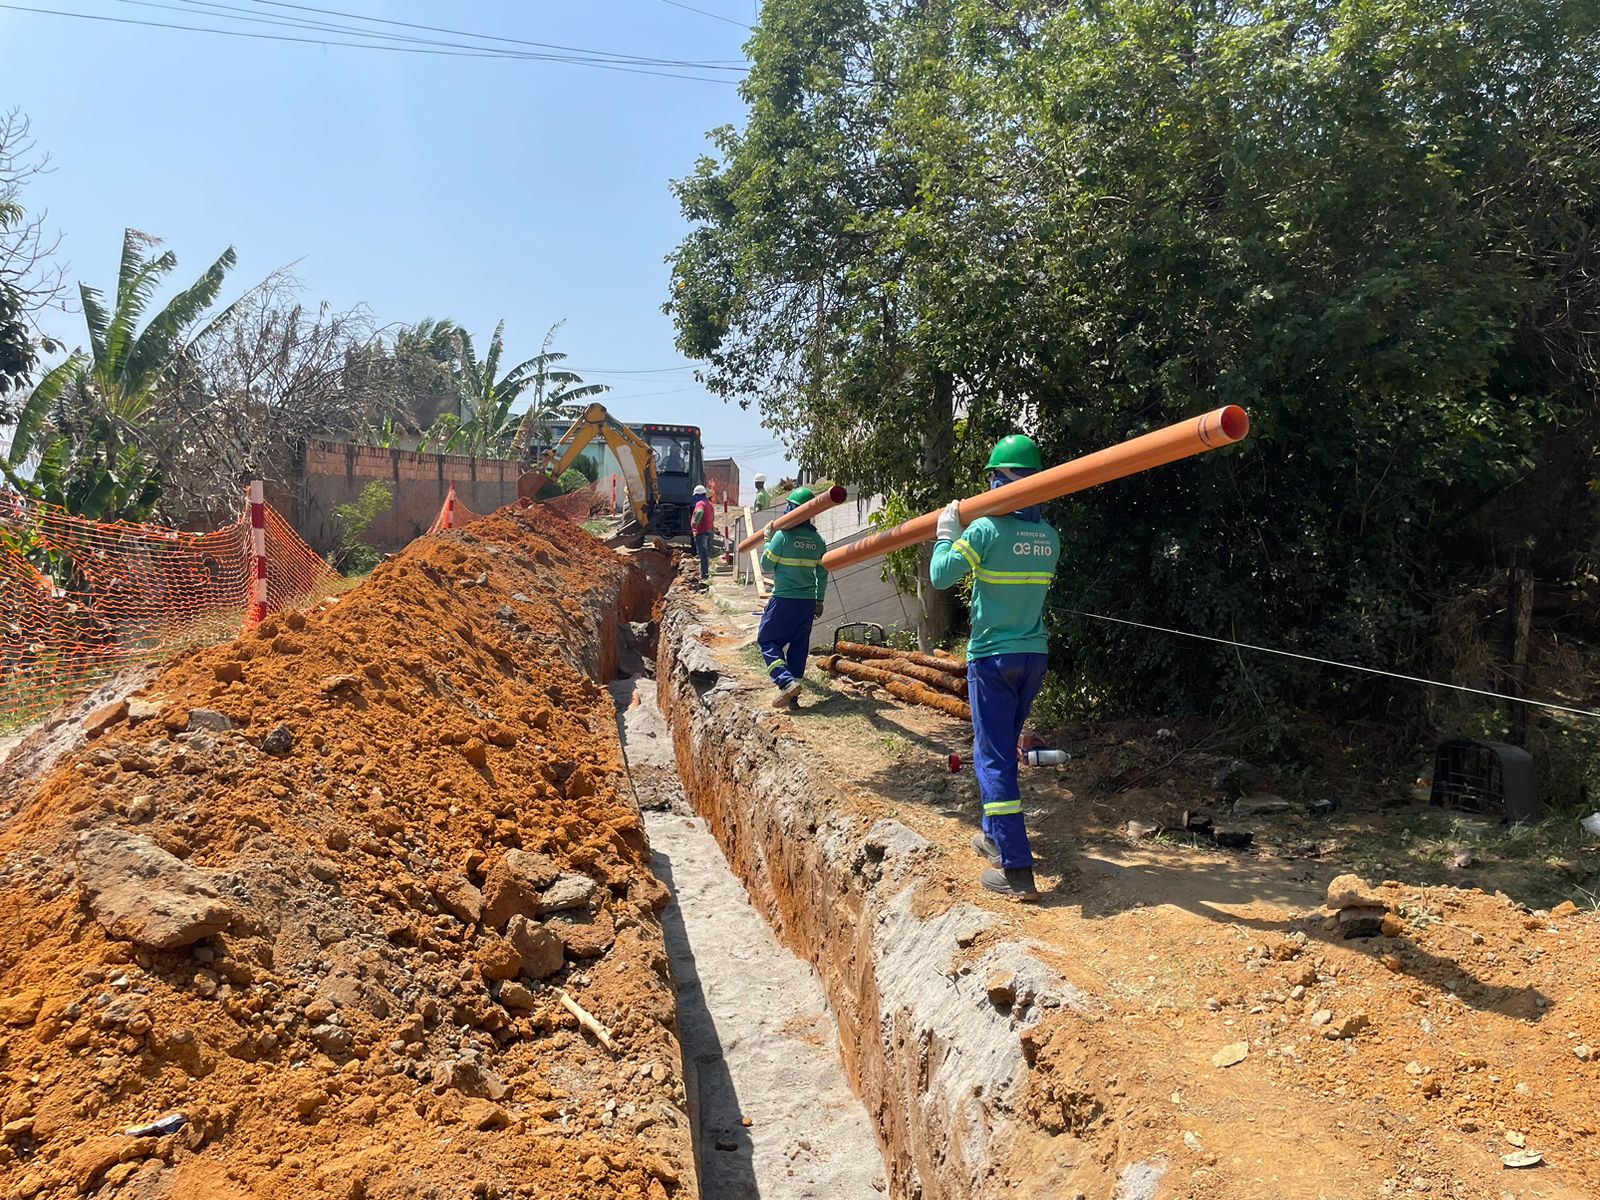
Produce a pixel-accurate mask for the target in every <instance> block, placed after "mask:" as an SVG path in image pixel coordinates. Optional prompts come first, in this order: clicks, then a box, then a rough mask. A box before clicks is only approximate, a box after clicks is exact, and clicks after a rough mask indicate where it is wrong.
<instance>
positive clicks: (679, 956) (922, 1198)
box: [614, 592, 1166, 1200]
mask: <svg viewBox="0 0 1600 1200" xmlns="http://www.w3.org/2000/svg"><path fill="white" fill-rule="evenodd" d="M702 620H703V617H702V616H701V614H700V610H699V609H698V608H697V606H696V602H695V601H694V600H692V599H690V598H688V597H684V596H681V595H679V594H678V593H676V592H674V593H669V595H668V597H667V599H666V602H665V605H664V608H663V610H662V617H661V620H660V633H659V638H658V645H657V660H656V680H655V681H653V682H651V683H650V684H649V685H648V686H645V685H635V684H634V683H632V682H631V681H629V682H625V683H623V684H621V685H618V688H619V689H620V690H614V695H615V696H616V698H617V701H618V709H619V714H620V715H619V721H620V722H621V724H622V725H623V727H624V730H625V734H624V736H625V741H627V743H628V746H629V749H628V757H629V759H630V762H631V764H632V767H633V770H634V774H635V779H636V786H639V787H640V790H641V796H640V801H641V805H642V806H643V807H645V808H646V809H652V808H653V809H656V810H657V811H656V812H655V813H654V814H653V815H651V816H650V817H649V818H648V820H647V828H648V831H649V835H650V838H651V842H652V846H653V848H654V851H655V856H656V857H655V867H656V870H657V872H658V875H659V876H660V877H661V878H662V879H663V880H664V881H666V882H668V883H669V885H670V886H671V887H672V889H673V891H674V894H675V898H676V903H675V905H674V906H673V907H672V908H671V909H669V910H668V913H667V914H666V915H665V916H664V922H665V928H666V932H667V937H668V942H669V952H670V953H671V954H672V956H673V960H674V967H675V970H676V971H677V972H678V982H679V988H680V993H679V996H680V1010H681V1011H680V1020H681V1021H682V1022H683V1025H684V1028H683V1031H682V1035H681V1036H682V1038H683V1042H684V1049H685V1057H686V1059H692V1060H693V1061H692V1062H688V1063H686V1067H694V1068H697V1069H698V1070H699V1071H700V1073H701V1076H702V1078H701V1083H700V1089H699V1092H700V1096H701V1098H702V1103H703V1104H704V1105H705V1108H704V1109H703V1111H702V1113H701V1117H700V1128H701V1131H702V1132H701V1137H700V1146H701V1149H702V1157H703V1160H704V1161H703V1165H702V1169H703V1172H704V1184H705V1191H704V1194H705V1195H706V1196H708V1197H718V1198H720V1197H724V1196H727V1197H733V1196H756V1195H759V1196H763V1197H767V1196H806V1195H818V1196H823V1195H826V1196H843V1197H853V1196H868V1197H870V1196H873V1195H877V1194H880V1193H887V1194H888V1195H890V1196H892V1197H896V1198H917V1200H930V1198H933V1197H952V1198H953V1197H969V1196H979V1195H999V1194H1005V1195H1013V1196H1014V1195H1023V1196H1029V1197H1032V1196H1038V1197H1041V1198H1043V1197H1045V1196H1049V1197H1052V1198H1054V1197H1068V1198H1070V1197H1074V1196H1079V1197H1081V1196H1084V1195H1085V1194H1096V1195H1100V1196H1103V1197H1107V1198H1113V1197H1114V1198H1115V1200H1154V1197H1155V1196H1156V1195H1157V1194H1158V1192H1159V1189H1160V1183H1161V1179H1162V1176H1163V1174H1164V1173H1165V1171H1166V1166H1165V1163H1164V1162H1163V1161H1161V1160H1160V1159H1150V1160H1148V1161H1146V1160H1144V1159H1142V1158H1141V1157H1140V1156H1138V1155H1136V1154H1134V1153H1132V1152H1131V1150H1130V1148H1128V1147H1118V1146H1116V1145H1115V1144H1112V1145H1110V1146H1109V1147H1107V1146H1106V1145H1104V1144H1100V1145H1093V1146H1091V1145H1090V1144H1089V1142H1088V1141H1080V1139H1079V1137H1078V1133H1079V1132H1081V1130H1079V1129H1075V1128H1074V1127H1073V1124H1072V1122H1071V1121H1070V1120H1068V1121H1067V1122H1066V1123H1065V1125H1062V1123H1060V1122H1057V1123H1056V1127H1054V1128H1047V1129H1044V1130H1041V1129H1040V1125H1039V1123H1038V1122H1033V1121H1027V1120H1019V1119H1017V1118H1018V1117H1019V1115H1020V1114H1019V1111H1018V1110H1019V1107H1020V1105H1021V1104H1022V1103H1023V1099H1024V1098H1023V1090H1024V1086H1025V1083H1026V1079H1027V1076H1028V1074H1029V1069H1028V1062H1027V1059H1026V1058H1025V1048H1026V1046H1027V1045H1028V1034H1027V1032H1026V1031H1027V1030H1028V1029H1029V1028H1031V1027H1033V1026H1034V1025H1036V1024H1037V1023H1038V1021H1039V1020H1040V1019H1041V1018H1042V1016H1043V1015H1044V1014H1046V1013H1048V1012H1050V1011H1053V1010H1060V1009H1063V1008H1083V1007H1086V1006H1087V1004H1086V1001H1085V998H1084V997H1083V996H1081V995H1080V994H1079V993H1078V992H1077V991H1076V989H1075V988H1073V986H1072V985H1071V984H1070V983H1068V982H1067V981H1066V980H1065V979H1064V978H1062V977H1061V976H1060V975H1059V974H1058V973H1057V972H1056V971H1054V970H1053V969H1051V968H1049V967H1048V966H1046V965H1045V964H1044V962H1042V961H1041V960H1040V958H1039V957H1038V956H1037V955H1036V954H1035V953H1034V950H1035V948H1034V947H1031V946H1028V945H1026V944H1023V943H1019V942H1016V941H1009V940H1005V939H1004V938H1003V937H1002V936H1001V934H1000V931H999V930H998V929H997V928H996V926H995V919H994V918H993V917H992V916H991V915H989V914H986V913H985V912H983V911H982V910H980V909H978V908H976V907H974V906H972V905H970V904H965V903H957V904H954V905H949V904H938V903H935V904H929V903H927V902H926V901H927V899H928V897H923V896H921V895H920V894H919V893H920V892H921V890H922V887H923V884H922V883H921V882H920V881H919V880H918V879H917V878H916V876H915V873H914V872H913V871H912V869H911V868H912V867H913V866H914V865H915V864H917V863H919V862H922V861H924V860H926V858H927V857H928V855H929V854H931V853H933V851H932V848H931V847H930V846H929V845H928V843H927V842H926V841H925V840H924V839H923V838H922V837H921V836H920V835H918V834H917V833H916V832H914V831H913V830H911V829H910V828H908V827H907V826H905V825H903V824H901V823H899V822H897V821H895V820H893V819H889V818H883V817H878V818H876V819H874V818H873V817H870V816H864V815H862V814H861V813H860V811H859V810H858V809H855V808H853V807H852V805H851V804H849V803H848V802H845V801H844V798H843V796H842V795H841V791H840V788H839V786H838V782H837V781H835V780H831V779H829V778H828V777H827V771H826V768H825V767H823V766H822V765H821V764H818V763H814V762H808V761H807V760H806V757H805V755H804V752H803V751H802V750H800V749H799V748H798V747H796V746H795V745H794V744H792V743H791V742H789V741H787V740H786V739H785V738H784V736H783V732H782V730H783V725H782V722H783V720H785V719H786V718H783V717H781V716H780V715H779V714H777V713H775V712H774V711H773V710H772V709H771V708H770V707H768V706H767V705H766V703H765V701H766V699H767V696H766V694H765V693H764V692H759V691H758V690H757V689H755V688H753V687H752V686H751V685H750V683H749V682H748V681H747V680H742V679H740V678H738V677H737V676H738V672H737V671H736V669H735V665H734V663H733V659H732V655H734V654H735V653H737V649H738V647H737V645H736V644H735V643H736V642H737V641H738V639H737V638H729V637H728V636H727V631H726V630H724V629H719V630H717V631H716V632H712V631H711V630H708V629H706V628H703V627H702V625H701V623H700V622H701V621H702ZM652 693H653V694H652ZM668 755H671V756H672V758H673V759H674V760H675V762H674V763H672V764H669V763H668V761H667V759H668ZM680 788H681V789H682V794H683V795H684V796H686V798H687V800H688V803H689V805H690V807H691V808H692V811H693V813H694V814H695V815H694V816H693V817H685V816H683V815H680V813H681V811H682V810H681V809H680V808H679V803H680V801H679V794H680V792H679V789H680ZM662 793H666V794H665V795H663V794H662ZM997 972H1003V973H1005V974H1007V975H1009V977H1010V978H1011V979H1012V980H1014V986H1015V987H1016V988H1017V990H1018V992H1019V994H1021V995H1022V996H1025V997H1026V999H1025V1000H1024V1001H1023V1002H1020V1003H1018V1004H1016V1005H1015V1006H1014V1007H1013V1006H1010V1005H1007V1006H999V1007H997V1005H996V1004H994V1003H992V1002H991V1001H990V998H989V996H988V994H987V993H986V985H985V982H984V981H985V980H986V979H987V978H988V977H990V976H992V975H994V974H995V973H997ZM697 1023H699V1024H702V1025H704V1024H709V1026H710V1030H709V1035H710V1036H709V1037H707V1036H705V1035H706V1033H707V1031H706V1030H704V1029H702V1030H701V1031H699V1032H698V1033H697V1031H696V1029H695V1025H696V1024H697ZM751 1043H753V1044H751ZM834 1053H836V1054H837V1057H836V1058H833V1057H832V1056H833V1054H834ZM830 1059H831V1061H829V1060H830ZM708 1075H709V1076H710V1077H709V1078H708V1077H707V1076H708ZM846 1087H848V1091H849V1092H853V1093H854V1096H855V1097H856V1098H857V1099H856V1100H855V1102H854V1103H848V1102H847V1101H846V1099H845V1097H846V1091H845V1089H846ZM692 1091H693V1089H692V1088H691V1092H692ZM730 1093H731V1094H732V1096H733V1097H734V1098H735V1099H737V1100H740V1101H744V1100H745V1099H746V1098H747V1097H749V1098H750V1100H749V1102H753V1103H762V1104H768V1103H770V1104H771V1105H772V1113H771V1117H770V1118H766V1119H768V1120H771V1121H772V1122H773V1124H771V1125H769V1126H767V1127H766V1128H763V1123H762V1121H760V1120H758V1121H756V1122H755V1123H754V1124H752V1126H750V1127H748V1128H741V1127H740V1126H739V1124H738V1123H737V1120H736V1118H737V1117H738V1116H740V1115H743V1116H750V1115H752V1114H751V1113H749V1112H748V1111H742V1112H741V1110H740V1109H739V1108H738V1106H737V1105H735V1106H733V1107H729V1106H728V1105H727V1103H726V1097H727V1096H728V1095H729V1094H730ZM1062 1108H1063V1110H1064V1111H1070V1110H1072V1109H1074V1108H1077V1109H1079V1110H1080V1111H1081V1114H1082V1115H1083V1117H1084V1118H1085V1120H1084V1123H1085V1124H1094V1125H1096V1126H1097V1129H1098V1130H1099V1131H1100V1134H1103V1133H1104V1132H1105V1131H1106V1130H1107V1129H1109V1128H1112V1127H1113V1126H1114V1122H1110V1121H1106V1120H1103V1119H1102V1116H1103V1113H1104V1106H1103V1105H1102V1103H1101V1101H1100V1100H1099V1099H1098V1098H1097V1097H1096V1096H1094V1095H1093V1094H1092V1092H1084V1093H1083V1094H1082V1095H1081V1096H1079V1095H1077V1094H1076V1093H1074V1096H1072V1097H1067V1098H1066V1099H1065V1100H1063V1102H1062ZM835 1117H837V1118H838V1119H837V1122H835V1121H834V1118H835ZM819 1119H825V1120H826V1121H827V1122H828V1130H829V1132H827V1133H825V1134H824V1135H823V1136H822V1137H821V1138H820V1139H819V1138H818V1137H816V1136H812V1135H810V1134H806V1133H804V1132H801V1131H802V1130H804V1128H805V1124H806V1122H815V1121H817V1120H819ZM786 1122H799V1123H798V1124H792V1125H788V1124H785V1123H786ZM1045 1124H1046V1125H1047V1126H1048V1125H1050V1122H1048V1121H1047V1122H1046V1123H1045ZM789 1130H793V1132H789ZM1061 1134H1065V1135H1066V1136H1064V1137H1061V1136H1057V1135H1061ZM1086 1136H1087V1135H1086ZM807 1144H809V1147H810V1150H809V1152H808V1153H806V1154H805V1155H804V1156H799V1155H796V1153H795V1151H796V1148H797V1147H805V1146H806V1145H807ZM717 1147H721V1149H720V1150H719V1149H717ZM823 1148H825V1149H826V1153H827V1155H828V1157H829V1159H830V1160H831V1161H829V1162H828V1163H826V1164H824V1163H822V1162H821V1161H819V1154H818V1152H819V1150H821V1149H823ZM1091 1153H1092V1156H1093V1157H1094V1158H1095V1160H1096V1162H1095V1165H1094V1166H1093V1167H1092V1168H1091V1170H1090V1171H1089V1172H1088V1174H1087V1175H1086V1174H1085V1173H1084V1172H1082V1171H1075V1168H1077V1167H1079V1166H1080V1165H1081V1164H1080V1163H1078V1162H1074V1161H1072V1160H1073V1159H1074V1158H1077V1157H1079V1156H1080V1155H1081V1156H1084V1157H1088V1156H1089V1155H1090V1154H1091ZM769 1164H775V1165H777V1166H778V1167H779V1168H780V1172H779V1174H777V1175H773V1174H772V1173H771V1171H770V1166H769ZM791 1167H798V1168H799V1169H797V1170H794V1171H793V1172H792V1173H791V1170H790V1168H791ZM764 1168H766V1169H764ZM802 1177H803V1178H802ZM1096 1180H1097V1181H1098V1182H1099V1184H1100V1186H1094V1181H1096ZM1079 1183H1090V1184H1091V1186H1092V1187H1093V1191H1091V1192H1089V1193H1085V1192H1083V1191H1081V1190H1079V1189H1078V1188H1077V1187H1076V1186H1072V1185H1075V1184H1079ZM796 1188H798V1189H799V1190H796ZM741 1189H742V1190H741ZM808 1189H811V1190H808Z"/></svg>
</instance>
